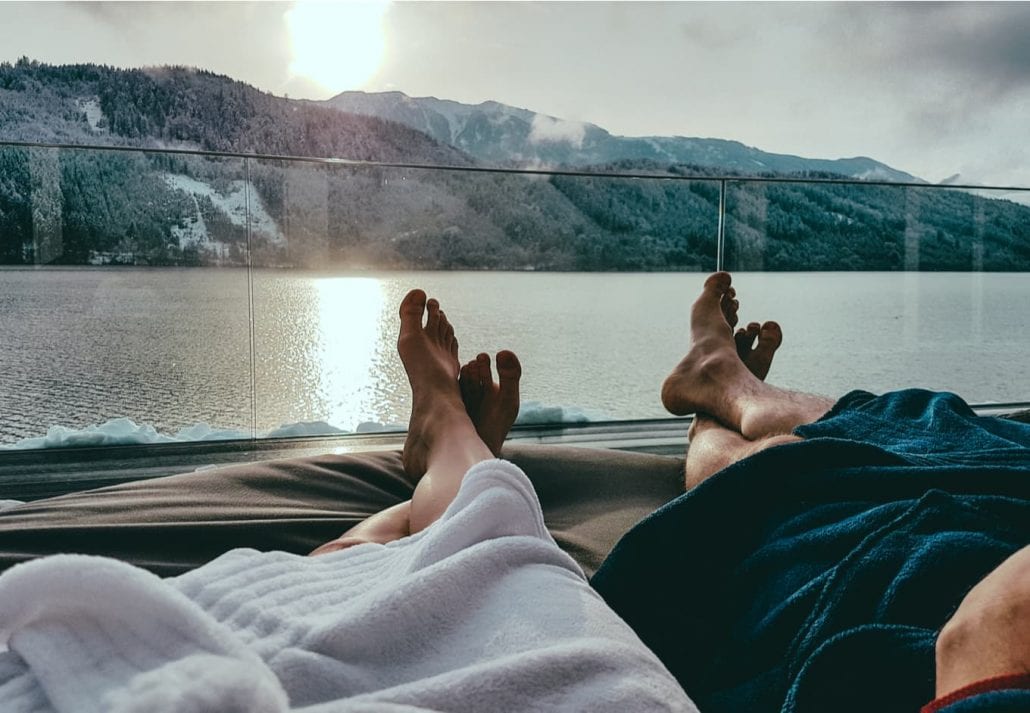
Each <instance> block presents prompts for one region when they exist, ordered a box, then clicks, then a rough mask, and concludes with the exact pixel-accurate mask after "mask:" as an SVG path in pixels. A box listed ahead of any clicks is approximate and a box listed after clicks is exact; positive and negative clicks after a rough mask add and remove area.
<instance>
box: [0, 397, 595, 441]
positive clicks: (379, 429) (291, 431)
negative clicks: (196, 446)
mask: <svg viewBox="0 0 1030 713" xmlns="http://www.w3.org/2000/svg"><path fill="white" fill-rule="evenodd" d="M597 420H604V418H603V417H602V416H600V415H598V414H592V413H589V412H587V411H584V410H583V409H579V408H576V407H570V406H548V405H546V404H542V403H540V402H539V401H528V402H526V403H524V404H523V405H522V408H521V409H520V410H519V415H518V418H517V419H516V420H515V424H516V425H539V424H548V423H587V422H589V421H597ZM405 429H406V426H405V425H404V424H398V423H380V422H379V421H362V422H361V423H359V424H358V425H357V426H355V427H354V430H353V431H348V430H345V429H342V428H338V427H336V426H333V425H332V424H329V423H326V422H325V421H302V422H298V423H288V424H283V425H281V426H279V427H278V428H273V429H272V430H270V431H268V432H265V433H259V434H258V438H299V437H305V436H334V435H346V434H350V433H386V432H401V431H404V430H405ZM252 435H253V434H252V433H251V432H250V431H249V430H248V431H245V430H241V429H238V428H219V427H216V426H211V425H209V424H207V423H196V424H194V425H192V426H189V427H187V428H182V429H180V430H178V431H177V432H175V433H171V434H169V433H161V432H160V431H158V430H157V429H156V428H155V427H154V426H151V425H150V424H146V423H143V424H139V423H136V422H135V421H133V420H132V419H131V418H115V419H112V420H110V421H107V422H105V423H102V424H99V425H93V426H86V427H85V428H78V429H76V428H68V427H67V426H51V427H50V428H49V429H48V430H47V432H46V435H45V436H36V437H32V438H23V439H21V440H20V441H16V442H15V443H11V444H0V450H31V449H37V448H83V447H88V446H129V445H152V444H159V443H189V442H196V441H225V440H237V439H249V438H251V437H252Z"/></svg>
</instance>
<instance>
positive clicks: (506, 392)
mask: <svg viewBox="0 0 1030 713" xmlns="http://www.w3.org/2000/svg"><path fill="white" fill-rule="evenodd" d="M497 376H498V381H499V382H500V383H497V382H495V381H494V376H493V371H492V370H491V368H490V355H489V354H486V353H481V354H479V355H478V356H476V358H475V359H473V360H472V361H470V362H469V363H467V364H465V365H464V366H462V367H461V371H460V373H459V375H458V385H459V386H460V387H461V399H462V401H463V402H464V403H465V410H466V411H467V412H468V415H469V418H471V419H472V423H473V425H475V427H476V432H477V433H478V434H479V437H480V438H482V439H483V442H484V443H485V444H486V446H487V448H489V449H490V452H491V453H493V454H494V455H495V456H497V457H500V455H501V446H502V445H504V439H505V438H507V437H508V431H510V430H511V427H512V424H514V423H515V418H516V417H517V416H518V415H519V379H521V378H522V365H521V364H520V363H519V358H518V357H517V356H515V354H514V352H510V351H507V350H504V351H500V352H497Z"/></svg>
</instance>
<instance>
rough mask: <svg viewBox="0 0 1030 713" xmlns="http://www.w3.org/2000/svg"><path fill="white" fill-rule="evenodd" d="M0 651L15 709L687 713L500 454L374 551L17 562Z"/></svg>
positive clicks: (3, 702) (6, 597) (6, 703)
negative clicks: (175, 564) (176, 573)
mask: <svg viewBox="0 0 1030 713" xmlns="http://www.w3.org/2000/svg"><path fill="white" fill-rule="evenodd" d="M0 641H2V642H6V643H7V645H8V647H9V649H10V650H9V651H7V652H5V653H2V654H0V710H3V711H10V712H11V713H15V712H17V713H21V711H26V712H27V711H33V712H35V711H62V712H63V711H69V712H74V713H93V712H94V711H96V712H97V713H100V712H101V711H103V712H107V711H112V712H117V713H129V712H135V711H138V712H140V713H164V712H165V711H168V712H169V713H171V712H172V711H175V712H176V713H181V712H193V711H196V712H197V713H200V712H201V711H212V712H215V711H217V712H219V713H223V712H225V713H231V712H233V711H241V712H242V711H248V712H251V711H252V712H255V713H264V712H265V711H268V712H272V711H285V710H304V711H306V712H307V713H316V712H319V713H321V712H325V713H328V712H329V711H333V712H335V711H365V710H368V711H372V710H376V711H381V710H397V711H400V710H408V711H411V710H448V711H486V710H489V711H528V710H577V711H578V710H591V711H594V710H599V711H601V710H613V711H636V710H640V711H647V710H677V711H696V709H695V708H694V706H693V704H692V703H691V702H690V701H689V699H688V698H687V697H686V695H685V694H684V693H683V691H682V689H680V687H679V685H678V684H677V683H676V681H675V679H674V678H673V677H672V675H671V674H669V672H668V671H667V670H666V669H665V667H664V666H663V665H662V664H661V663H660V662H659V661H658V659H657V658H656V657H655V656H654V655H653V654H652V653H651V652H650V651H649V650H648V649H647V648H646V647H644V645H643V644H642V643H641V641H640V640H639V639H638V638H637V636H636V635H635V634H634V633H633V632H632V631H631V630H630V629H629V627H628V626H627V625H626V624H625V623H623V622H622V621H621V620H620V619H619V618H618V617H617V616H616V615H615V614H614V613H613V612H612V611H611V610H610V609H609V608H608V607H607V605H605V604H604V602H603V601H602V600H601V599H600V597H599V596H597V594H595V593H594V592H593V590H591V589H590V587H589V586H588V584H587V582H586V579H585V578H584V576H583V573H582V571H581V570H580V568H579V567H578V566H577V565H576V563H575V562H574V561H573V560H572V559H571V558H570V557H569V556H568V555H567V554H565V553H564V552H562V551H561V550H560V549H558V547H557V545H556V544H555V543H554V540H553V539H552V538H551V537H550V535H549V534H548V532H547V530H546V529H545V527H544V523H543V517H542V514H541V512H540V505H539V502H538V501H537V498H536V493H535V492H534V491H533V488H532V485H531V484H530V482H529V480H528V479H527V478H526V476H525V475H524V474H523V473H522V472H521V471H520V470H519V469H518V468H516V467H515V466H514V465H512V464H511V463H507V462H505V461H487V462H485V463H480V464H479V465H477V466H475V467H474V468H472V469H471V470H470V471H469V472H468V474H467V475H466V476H465V479H464V481H463V483H462V486H461V489H460V490H459V492H458V495H457V497H456V498H455V501H454V502H453V503H452V504H451V506H450V507H449V508H448V509H447V511H446V512H445V513H444V515H443V516H442V517H441V519H440V520H439V521H438V522H437V523H435V524H434V525H432V526H431V527H429V528H428V529H426V530H424V531H423V532H421V533H419V534H416V535H413V536H411V537H406V538H404V539H401V540H398V541H396V542H391V543H389V544H387V545H378V544H366V545H359V546H356V547H352V548H349V549H345V550H341V551H339V552H334V553H332V554H328V555H323V556H320V557H314V558H307V557H300V556H297V555H291V554H287V553H283V552H268V553H260V552H256V551H254V550H245V549H244V550H234V551H232V552H229V553H227V554H225V555H223V556H222V557H219V558H218V559H216V560H215V561H213V562H211V563H209V564H207V565H205V566H203V567H201V568H199V569H197V570H194V571H193V572H189V573H187V574H185V575H182V576H181V577H178V578H176V579H170V580H161V579H159V578H157V577H155V576H154V575H151V574H149V573H147V572H145V571H143V570H140V569H136V568H134V567H131V566H129V565H126V564H123V563H119V562H116V561H114V560H108V559H104V558H98V557H86V556H80V555H59V556H55V557H49V558H46V559H42V560H38V561H35V562H31V563H28V564H23V565H19V566H16V567H14V568H12V569H11V570H9V571H8V572H6V573H4V574H3V575H2V576H0Z"/></svg>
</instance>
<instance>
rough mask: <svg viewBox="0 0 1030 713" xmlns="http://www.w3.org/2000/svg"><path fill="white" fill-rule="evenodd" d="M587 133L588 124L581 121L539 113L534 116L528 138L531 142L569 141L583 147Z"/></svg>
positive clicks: (575, 145)
mask: <svg viewBox="0 0 1030 713" xmlns="http://www.w3.org/2000/svg"><path fill="white" fill-rule="evenodd" d="M586 133H587V128H586V124H584V123H583V122H581V121H565V120H564V119H555V118H554V117H552V116H545V115H544V114H537V115H535V116H534V117H533V123H532V124H531V125H530V129H529V137H528V138H529V143H531V144H542V143H567V144H570V145H571V146H574V147H575V148H577V149H581V148H583V139H584V138H586Z"/></svg>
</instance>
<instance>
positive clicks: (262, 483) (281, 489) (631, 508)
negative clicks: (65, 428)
mask: <svg viewBox="0 0 1030 713" xmlns="http://www.w3.org/2000/svg"><path fill="white" fill-rule="evenodd" d="M504 455H505V457H506V458H508V459H509V460H512V461H514V462H515V463H516V464H518V465H519V466H520V467H521V468H522V469H523V470H524V471H525V472H526V474H527V475H529V477H530V479H531V480H532V481H533V485H534V486H535V488H536V490H537V493H538V494H539V496H540V501H541V504H542V505H543V510H544V515H545V519H546V522H547V526H548V528H549V529H550V530H551V532H552V534H553V535H554V537H555V539H556V540H557V541H558V544H559V545H561V547H562V548H564V549H565V550H566V551H568V552H569V553H570V554H571V555H572V556H573V557H574V558H575V559H576V560H577V561H578V562H579V563H580V565H582V567H583V568H584V570H586V573H587V575H588V576H589V575H591V574H593V572H594V571H595V570H596V569H597V567H598V566H600V564H601V561H602V560H603V559H604V557H605V556H606V555H607V554H608V552H609V551H610V550H611V548H612V547H613V546H614V545H615V542H616V541H617V540H618V539H619V537H621V536H622V535H623V534H624V533H625V532H626V531H627V530H629V528H630V527H632V526H633V524H634V523H635V522H636V521H637V520H639V519H640V518H642V517H644V516H645V515H647V514H648V513H650V512H651V511H652V510H654V509H655V508H656V507H658V506H659V505H662V504H663V503H665V502H668V501H669V500H671V499H673V498H675V497H676V496H678V495H679V494H680V493H682V491H683V459H682V458H675V457H669V456H658V455H647V454H636V453H627V452H622V451H613V450H603V449H591V448H578V447H571V446H550V445H518V444H511V445H509V446H508V447H506V449H505V453H504ZM413 489H414V483H413V482H411V481H410V480H409V479H408V478H407V477H406V476H405V475H404V471H403V468H402V467H401V459H400V453H399V452H397V451H376V452H368V453H360V454H351V455H325V456H316V457H310V458H295V459H287V460H278V461H266V462H262V463H250V464H244V465H236V466H231V467H224V468H215V469H209V470H203V471H199V472H193V473H185V474H182V475H174V476H169V477H163V478H152V479H148V480H141V481H136V482H132V483H126V484H122V485H115V486H111V487H106V488H99V489H96V490H89V491H83V492H78V493H72V494H69V495H62V496H60V497H55V498H48V499H45V500H37V501H33V502H30V503H26V504H25V505H20V506H17V507H15V508H12V509H10V510H7V511H4V512H2V513H0V569H6V568H7V567H10V566H11V565H13V564H15V563H17V562H21V561H24V560H28V559H32V558H34V557H39V556H41V555H47V554H54V553H59V552H76V553H87V554H98V555H106V556H110V557H115V558H117V559H120V560H124V561H127V562H130V563H132V564H136V565H139V566H141V567H145V568H146V569H149V570H151V571H153V572H155V573H157V574H159V575H162V576H170V575H175V574H180V573H182V572H185V571H187V570H189V569H192V568H194V567H197V566H199V565H201V564H203V563H205V562H207V561H209V560H211V559H214V558H215V557H217V556H218V555H220V554H222V553H223V552H226V551H228V550H230V549H233V548H235V547H254V548H257V549H261V550H285V551H288V552H296V553H307V552H310V551H311V550H313V549H314V548H315V547H317V546H318V545H320V544H322V543H324V542H327V541H328V540H331V539H333V538H334V537H337V536H338V535H340V534H341V533H343V532H344V531H345V530H347V529H348V528H350V527H351V526H352V525H354V524H355V523H357V522H359V521H361V520H362V519H364V518H365V517H367V516H369V515H371V514H373V513H376V512H378V511H380V510H382V509H384V508H386V507H389V506H390V505H393V504H395V503H398V502H401V501H403V500H406V499H408V498H410V497H411V493H412V491H413Z"/></svg>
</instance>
